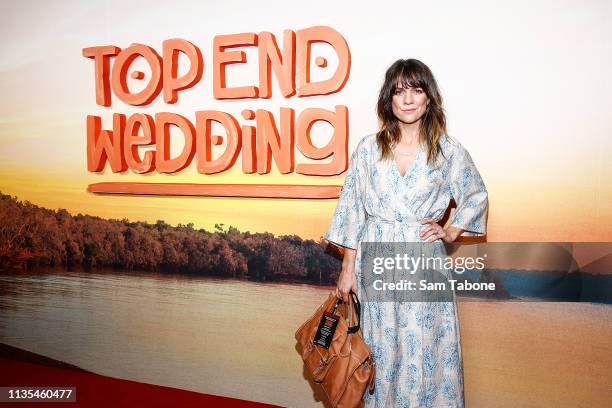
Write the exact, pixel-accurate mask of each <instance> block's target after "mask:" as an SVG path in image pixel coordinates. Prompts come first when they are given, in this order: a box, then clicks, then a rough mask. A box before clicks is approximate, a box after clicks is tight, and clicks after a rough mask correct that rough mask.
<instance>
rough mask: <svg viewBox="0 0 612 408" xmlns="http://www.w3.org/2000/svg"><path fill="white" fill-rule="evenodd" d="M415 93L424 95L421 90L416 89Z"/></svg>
mask: <svg viewBox="0 0 612 408" xmlns="http://www.w3.org/2000/svg"><path fill="white" fill-rule="evenodd" d="M414 92H416V93H418V94H422V93H423V90H422V89H421V88H418V89H415V90H414Z"/></svg>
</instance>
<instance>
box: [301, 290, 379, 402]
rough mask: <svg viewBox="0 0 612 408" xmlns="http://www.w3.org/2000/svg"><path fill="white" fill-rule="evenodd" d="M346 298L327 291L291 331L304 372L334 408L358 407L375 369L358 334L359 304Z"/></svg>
mask: <svg viewBox="0 0 612 408" xmlns="http://www.w3.org/2000/svg"><path fill="white" fill-rule="evenodd" d="M349 297H350V299H351V301H349V302H348V303H345V302H343V301H342V299H338V298H337V297H336V295H335V294H334V292H331V293H330V295H329V297H328V298H327V300H326V301H325V302H324V303H323V304H322V305H321V306H319V308H318V309H317V310H316V311H315V312H314V314H313V315H312V316H311V317H310V318H309V319H308V320H306V322H304V324H302V325H301V326H300V328H299V329H298V330H297V331H296V332H295V338H296V340H297V341H298V343H299V344H300V345H301V353H302V359H303V360H304V364H305V366H306V368H307V370H308V372H309V373H310V374H311V376H312V378H313V380H314V381H315V382H316V383H318V384H320V385H321V387H322V388H323V390H324V391H325V394H326V395H327V397H328V398H329V401H330V403H331V405H332V407H334V408H336V407H338V408H355V407H360V406H362V405H363V396H364V395H365V392H366V389H368V388H369V392H370V394H373V393H374V377H375V373H376V367H375V364H374V359H373V357H372V353H371V352H370V349H369V348H368V346H367V344H365V342H364V341H363V337H362V335H361V330H360V322H359V315H360V312H361V305H360V303H359V299H357V295H355V293H354V292H351V294H350V296H349ZM341 304H344V307H343V308H342V307H341V308H338V306H340V305H341ZM342 311H343V313H342ZM326 346H328V347H326Z"/></svg>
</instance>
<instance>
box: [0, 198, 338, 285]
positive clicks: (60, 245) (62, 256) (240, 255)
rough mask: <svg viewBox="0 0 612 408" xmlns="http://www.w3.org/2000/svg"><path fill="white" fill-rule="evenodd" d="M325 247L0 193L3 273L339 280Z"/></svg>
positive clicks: (295, 238) (0, 265)
mask: <svg viewBox="0 0 612 408" xmlns="http://www.w3.org/2000/svg"><path fill="white" fill-rule="evenodd" d="M326 247H327V245H326V244H324V243H323V242H315V241H314V240H311V239H308V240H303V239H302V238H300V237H299V236H297V235H283V236H279V237H275V236H274V235H273V234H271V233H267V232H266V233H250V232H248V231H247V232H240V231H239V230H238V229H237V228H235V227H233V226H230V227H229V228H228V229H224V225H223V224H215V230H214V231H207V230H205V229H195V228H194V226H193V223H189V224H186V225H183V224H178V225H177V226H176V227H173V226H171V225H169V224H167V223H165V222H164V221H162V220H158V221H157V222H156V223H155V224H150V223H147V222H141V221H136V222H130V221H129V220H128V219H125V218H124V219H122V220H117V219H108V220H106V219H103V218H100V217H96V216H91V215H83V214H80V213H79V214H77V215H71V214H70V213H69V212H68V211H66V210H65V209H59V210H51V209H47V208H43V207H39V206H36V205H34V204H32V203H30V202H29V201H23V202H22V201H18V199H17V197H13V196H10V195H6V194H2V193H1V192H0V270H5V271H7V270H19V269H26V268H32V267H38V266H58V267H59V266H65V267H69V268H70V267H72V268H76V267H82V268H84V269H86V270H92V269H95V268H112V269H122V270H140V271H159V272H169V273H184V274H189V275H202V276H218V277H231V278H240V279H249V280H254V281H300V282H305V283H317V284H318V283H321V284H333V283H335V282H336V280H337V278H338V273H339V272H340V261H339V259H338V258H339V256H338V254H337V253H333V252H331V253H330V252H329V249H328V248H326ZM330 247H331V245H330ZM330 254H331V255H333V256H330Z"/></svg>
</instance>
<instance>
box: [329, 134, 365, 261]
mask: <svg viewBox="0 0 612 408" xmlns="http://www.w3.org/2000/svg"><path fill="white" fill-rule="evenodd" d="M360 147H361V143H360V144H359V146H358V147H357V149H355V151H354V152H353V154H352V155H351V159H350V162H349V168H348V172H347V173H346V177H345V179H344V185H343V186H342V190H341V192H340V197H339V198H338V203H337V205H336V210H335V212H334V215H333V217H332V220H331V224H330V226H329V229H328V230H327V233H326V234H325V236H324V237H323V238H325V239H326V240H327V241H330V242H333V243H335V244H337V245H340V246H343V247H347V248H351V249H357V243H358V242H359V237H360V234H361V231H362V229H363V226H364V225H365V207H364V204H363V202H364V200H365V195H364V194H365V188H364V187H365V175H366V168H365V164H364V163H365V160H364V158H363V157H362V155H361V154H360V150H361V149H360Z"/></svg>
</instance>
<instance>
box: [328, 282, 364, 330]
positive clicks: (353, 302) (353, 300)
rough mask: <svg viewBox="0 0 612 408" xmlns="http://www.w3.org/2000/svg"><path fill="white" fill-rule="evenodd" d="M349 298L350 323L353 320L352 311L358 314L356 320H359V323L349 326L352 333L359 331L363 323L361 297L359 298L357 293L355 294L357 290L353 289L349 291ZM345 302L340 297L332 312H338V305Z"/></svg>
mask: <svg viewBox="0 0 612 408" xmlns="http://www.w3.org/2000/svg"><path fill="white" fill-rule="evenodd" d="M349 298H350V301H349V303H348V322H349V324H350V321H351V312H352V313H355V312H356V314H355V316H356V320H357V324H356V325H355V326H349V328H348V330H347V333H349V334H351V333H357V332H358V331H359V327H360V325H361V319H360V316H361V303H359V299H358V298H357V295H356V294H355V292H353V291H352V290H351V292H350V293H349ZM342 303H344V301H343V300H342V299H338V300H337V301H336V304H335V305H334V310H333V312H332V313H335V312H336V309H337V308H338V305H340V304H342Z"/></svg>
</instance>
